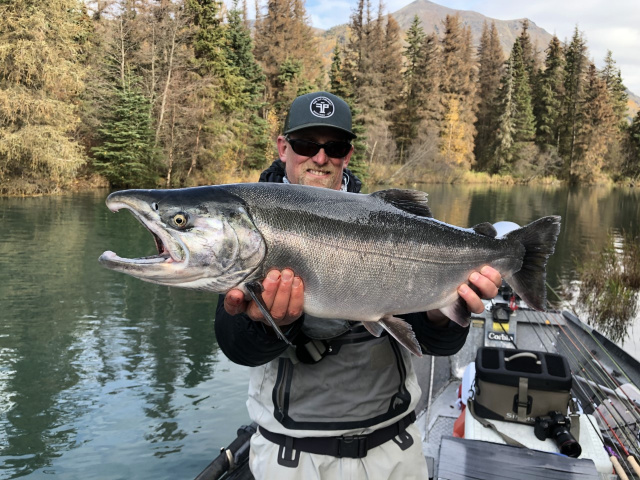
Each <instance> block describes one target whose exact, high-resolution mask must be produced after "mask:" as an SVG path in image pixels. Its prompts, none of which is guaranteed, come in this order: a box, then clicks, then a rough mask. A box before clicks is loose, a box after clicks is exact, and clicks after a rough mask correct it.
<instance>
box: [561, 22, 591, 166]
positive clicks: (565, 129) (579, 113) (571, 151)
mask: <svg viewBox="0 0 640 480" xmlns="http://www.w3.org/2000/svg"><path fill="white" fill-rule="evenodd" d="M565 60H566V63H565V79H564V91H565V95H564V98H563V108H562V119H561V126H560V142H559V147H560V149H559V150H560V154H561V156H562V157H563V159H564V172H563V173H564V176H565V178H567V179H569V178H570V176H571V171H572V163H573V161H574V160H575V158H576V138H577V135H578V131H579V130H580V128H581V126H582V122H583V120H584V114H583V107H584V89H585V85H586V76H587V71H588V66H589V61H588V59H587V45H586V42H585V39H584V37H583V36H582V34H581V33H580V31H579V30H578V28H577V27H576V28H575V30H574V34H573V37H572V39H571V42H570V43H569V45H567V46H566V48H565Z"/></svg>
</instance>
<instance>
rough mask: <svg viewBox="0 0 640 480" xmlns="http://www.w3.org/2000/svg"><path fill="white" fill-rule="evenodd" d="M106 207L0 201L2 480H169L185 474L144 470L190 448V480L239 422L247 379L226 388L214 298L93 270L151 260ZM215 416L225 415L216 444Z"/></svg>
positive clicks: (86, 201) (63, 200)
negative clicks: (123, 257) (104, 260)
mask: <svg viewBox="0 0 640 480" xmlns="http://www.w3.org/2000/svg"><path fill="white" fill-rule="evenodd" d="M105 196H106V193H103V194H98V195H78V196H69V197H52V198H39V199H3V200H1V201H0V216H1V217H2V218H3V220H5V222H4V224H5V226H6V225H9V226H10V228H5V230H4V233H3V235H2V237H1V238H0V299H1V300H0V302H1V304H0V319H1V320H0V401H2V407H0V439H1V442H0V455H1V456H2V466H1V467H0V468H2V471H3V473H2V474H0V476H3V477H6V478H17V477H21V476H25V475H27V476H28V475H29V474H30V473H33V474H34V475H38V474H39V473H45V472H49V473H56V474H60V475H62V476H63V478H125V477H131V478H172V477H173V478H175V477H176V476H178V477H181V476H183V475H184V472H182V474H177V475H176V473H177V472H174V474H173V475H170V474H168V473H167V472H168V471H170V470H171V468H169V469H167V468H166V466H164V465H162V463H161V462H158V463H156V464H149V463H148V462H145V463H144V465H140V460H139V459H141V458H145V457H146V456H148V455H153V456H155V457H157V458H158V459H159V460H163V459H164V458H165V457H167V456H169V455H170V454H175V453H178V452H181V451H182V450H184V449H189V453H188V455H189V460H187V461H184V462H182V466H181V468H180V470H181V471H182V468H183V467H185V466H190V467H191V471H190V472H189V474H187V475H186V476H195V475H196V474H197V473H198V471H199V470H200V469H201V468H203V467H204V466H205V465H206V464H207V463H208V461H210V458H211V455H212V454H213V452H214V451H215V449H216V448H218V447H219V446H221V445H223V444H224V443H226V442H228V440H229V434H227V433H226V432H228V431H234V429H235V427H236V425H238V424H239V423H241V422H242V421H245V420H246V413H245V412H244V411H243V410H239V409H237V408H236V406H237V405H242V403H243V401H244V392H246V386H245V385H246V383H245V381H244V380H245V379H246V376H245V373H244V372H243V371H241V373H240V375H238V372H237V371H236V372H235V373H234V375H229V373H230V372H231V369H233V366H231V365H230V364H229V363H228V362H227V361H226V359H224V358H220V355H219V352H218V349H217V345H216V341H215V336H214V331H213V321H212V319H213V308H214V307H215V303H216V299H215V297H212V296H211V295H206V294H202V293H198V292H188V291H178V290H170V289H168V288H163V287H158V286H154V285H150V284H144V283H143V282H140V281H138V280H135V279H133V278H127V277H125V276H123V275H118V274H114V273H113V272H109V271H107V270H104V269H102V268H101V267H99V265H98V263H97V258H98V256H99V254H100V253H101V252H102V251H103V250H105V249H114V250H116V251H122V252H125V251H126V252H128V253H131V252H132V251H133V252H135V253H134V254H136V255H137V254H141V255H142V254H147V252H149V251H150V250H152V249H153V241H152V239H151V237H150V236H149V234H148V232H146V231H145V230H144V228H142V227H140V226H139V224H138V223H137V222H136V221H135V220H134V219H133V218H130V217H131V216H126V215H119V216H118V218H116V217H115V215H113V214H111V212H109V211H108V210H107V209H106V208H105V207H104V197H105ZM219 367H222V371H221V372H220V378H216V375H217V374H218V372H217V371H216V369H217V368H219ZM225 377H234V378H233V379H231V378H225ZM229 382H231V383H233V384H234V388H237V390H238V392H237V393H236V392H235V391H234V392H232V394H231V395H230V398H231V399H232V402H233V407H232V408H228V407H227V406H225V407H224V408H222V407H221V404H223V403H226V402H227V401H228V399H227V398H223V395H217V394H215V388H216V387H220V386H222V387H224V386H225V384H228V383H229ZM236 384H237V387H235V385H236ZM222 390H224V388H222ZM240 391H242V394H240V393H239V392H240ZM234 395H235V396H240V397H241V399H240V401H239V402H238V401H237V399H235V398H234ZM215 409H220V410H222V411H225V410H229V411H231V414H227V415H226V416H225V417H224V418H223V419H222V421H220V420H218V421H217V423H221V424H222V428H221V431H220V435H216V434H213V435H212V432H211V425H212V422H211V417H212V414H211V412H213V411H214V410H215ZM205 426H206V427H208V428H207V429H204V428H203V427H205ZM195 444H198V446H194V445H195ZM105 462H106V465H105ZM99 465H103V466H101V467H100V469H97V467H98V466H99ZM87 467H88V468H87ZM132 468H133V470H132Z"/></svg>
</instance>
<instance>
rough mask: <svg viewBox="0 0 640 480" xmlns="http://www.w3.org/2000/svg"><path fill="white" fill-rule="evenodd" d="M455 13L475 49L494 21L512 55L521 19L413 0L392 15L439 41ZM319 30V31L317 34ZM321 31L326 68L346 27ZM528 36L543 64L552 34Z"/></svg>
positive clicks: (634, 106)
mask: <svg viewBox="0 0 640 480" xmlns="http://www.w3.org/2000/svg"><path fill="white" fill-rule="evenodd" d="M456 14H457V15H459V16H460V21H461V22H462V24H463V25H465V26H467V25H468V26H469V27H470V28H471V36H472V40H473V43H474V45H476V46H477V45H479V44H480V36H481V35H482V29H483V26H484V23H485V22H486V23H487V24H488V25H491V22H495V24H496V29H497V30H498V36H499V37H500V43H501V45H502V48H503V50H504V53H505V58H506V57H507V56H509V54H510V53H511V49H512V48H513V43H514V42H515V40H516V38H517V37H518V36H519V35H520V32H521V31H522V22H523V20H524V18H517V19H513V20H497V19H494V18H490V17H486V16H484V15H482V14H480V13H477V12H472V11H470V10H455V9H453V8H449V7H444V6H442V5H438V4H437V3H433V2H430V1H429V0H415V1H414V2H412V3H410V4H409V5H407V6H405V7H403V8H401V9H400V10H398V11H396V12H393V13H392V14H391V15H393V17H394V18H395V19H396V21H397V22H398V24H399V25H400V28H401V29H402V31H403V32H406V31H407V30H408V29H409V27H410V26H411V23H412V22H413V18H414V17H415V16H416V15H417V16H418V18H419V19H420V22H421V25H422V28H423V29H424V31H425V33H427V34H430V33H436V34H437V35H438V37H440V38H442V34H443V29H444V20H445V18H446V16H447V15H456ZM527 20H529V19H527ZM318 30H319V29H317V30H316V31H318ZM320 32H322V33H319V34H318V39H319V42H318V47H319V49H320V51H321V53H322V56H323V61H324V63H325V66H327V67H328V65H329V64H330V63H331V51H332V50H333V47H334V45H335V43H336V41H339V42H340V43H341V44H343V45H344V44H345V43H346V42H347V38H348V30H347V25H346V24H343V25H337V26H335V27H333V28H330V29H329V30H326V31H320ZM529 36H530V37H531V42H532V43H533V45H534V46H536V50H537V51H538V53H539V55H540V60H541V61H542V62H543V61H544V56H545V49H546V48H547V46H548V45H549V42H550V41H551V39H552V38H553V35H552V34H551V33H549V32H547V31H546V30H545V29H543V28H541V27H538V26H537V25H536V24H535V23H534V22H533V21H531V20H529ZM565 40H568V39H565V38H561V39H560V41H565ZM627 94H628V95H629V102H628V104H629V114H630V115H631V116H632V117H633V116H634V115H635V114H636V113H637V112H638V110H639V109H640V97H638V96H637V95H635V94H634V93H632V92H630V91H627Z"/></svg>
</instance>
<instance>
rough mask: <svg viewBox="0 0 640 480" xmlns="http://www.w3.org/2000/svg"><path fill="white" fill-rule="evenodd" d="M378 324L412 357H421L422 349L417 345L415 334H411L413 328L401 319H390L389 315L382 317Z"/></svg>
mask: <svg viewBox="0 0 640 480" xmlns="http://www.w3.org/2000/svg"><path fill="white" fill-rule="evenodd" d="M378 323H379V324H380V325H381V326H382V328H384V329H385V330H386V331H387V332H389V334H390V335H391V336H392V337H393V338H395V339H396V340H397V341H398V343H400V345H402V346H403V347H405V348H406V349H407V350H409V351H410V352H411V353H413V354H414V355H416V356H418V357H422V349H421V348H420V343H418V339H417V338H416V334H415V333H414V332H413V328H411V325H410V324H409V323H407V322H405V321H404V320H403V319H401V318H398V317H392V316H390V315H388V316H385V317H382V318H381V319H380V320H379V321H378ZM365 327H366V325H365ZM367 330H368V328H367Z"/></svg>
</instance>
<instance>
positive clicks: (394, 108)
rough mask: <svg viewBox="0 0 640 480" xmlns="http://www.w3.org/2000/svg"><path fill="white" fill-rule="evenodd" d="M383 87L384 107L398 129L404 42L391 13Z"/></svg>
mask: <svg viewBox="0 0 640 480" xmlns="http://www.w3.org/2000/svg"><path fill="white" fill-rule="evenodd" d="M382 57H383V58H384V62H382V72H381V73H382V89H383V95H384V98H385V105H384V109H385V112H386V115H387V119H388V120H389V122H390V128H391V131H392V132H395V131H396V130H397V122H398V121H399V110H400V101H401V98H402V90H403V81H402V76H401V75H400V72H401V71H402V43H401V38H400V26H399V25H398V22H396V20H395V19H394V18H393V16H392V15H391V14H389V15H387V25H386V30H385V37H384V48H383V50H382Z"/></svg>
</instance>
